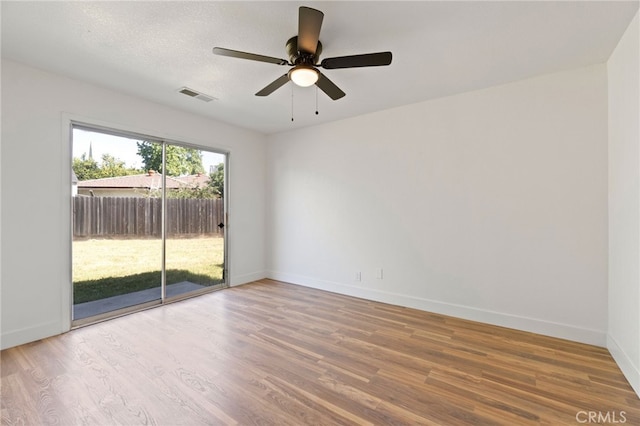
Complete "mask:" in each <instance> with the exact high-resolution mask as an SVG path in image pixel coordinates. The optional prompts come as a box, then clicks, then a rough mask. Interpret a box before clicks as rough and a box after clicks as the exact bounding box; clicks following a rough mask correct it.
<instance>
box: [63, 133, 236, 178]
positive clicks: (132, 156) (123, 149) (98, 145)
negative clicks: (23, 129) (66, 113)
mask: <svg viewBox="0 0 640 426" xmlns="http://www.w3.org/2000/svg"><path fill="white" fill-rule="evenodd" d="M136 142H141V141H140V140H136V139H129V138H124V137H120V136H112V135H108V134H105V133H98V132H91V131H88V130H82V129H73V157H77V158H80V157H81V156H82V154H86V156H87V157H89V147H90V146H91V154H92V156H93V159H94V160H96V161H97V162H98V163H100V162H101V160H102V155H103V154H111V155H112V156H113V157H115V158H117V159H119V160H122V161H124V162H125V164H126V166H127V167H135V168H141V167H142V166H143V164H142V159H141V158H140V156H138V147H137V145H136ZM219 163H224V155H223V154H218V153H215V152H208V151H202V165H203V166H204V170H205V171H206V172H209V171H210V170H211V167H212V166H215V165H217V164H219Z"/></svg>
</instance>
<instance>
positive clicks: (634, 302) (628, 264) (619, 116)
mask: <svg viewBox="0 0 640 426" xmlns="http://www.w3.org/2000/svg"><path fill="white" fill-rule="evenodd" d="M607 68H608V79H609V328H608V335H607V347H608V348H609V351H610V352H611V354H612V355H613V357H614V358H615V360H616V362H617V363H618V365H619V366H620V368H621V369H622V371H623V372H624V374H625V376H626V377H627V379H628V380H629V382H630V383H631V385H632V386H633V388H634V389H635V391H636V392H637V393H638V395H640V84H639V81H638V80H639V78H640V25H639V24H638V14H636V17H635V18H634V20H633V21H632V23H631V25H630V26H629V28H628V29H627V31H626V32H625V34H624V36H623V37H622V38H621V39H620V42H619V44H618V46H617V47H616V50H615V51H614V53H613V54H612V55H611V57H610V58H609V62H608V63H607Z"/></svg>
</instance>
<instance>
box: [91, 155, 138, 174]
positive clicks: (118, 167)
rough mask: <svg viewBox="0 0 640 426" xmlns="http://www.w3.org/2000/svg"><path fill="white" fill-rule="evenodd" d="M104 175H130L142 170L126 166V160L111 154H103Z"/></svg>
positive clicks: (102, 168)
mask: <svg viewBox="0 0 640 426" xmlns="http://www.w3.org/2000/svg"><path fill="white" fill-rule="evenodd" d="M100 170H101V174H102V177H116V176H129V175H135V174H138V173H140V170H138V169H134V168H131V167H126V165H125V162H124V161H122V160H119V159H117V158H115V157H114V156H112V155H110V154H103V155H102V164H101V166H100Z"/></svg>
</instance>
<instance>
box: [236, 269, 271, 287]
mask: <svg viewBox="0 0 640 426" xmlns="http://www.w3.org/2000/svg"><path fill="white" fill-rule="evenodd" d="M265 278H267V273H266V272H265V271H258V272H252V273H250V274H242V275H231V277H230V280H229V286H230V287H235V286H237V285H242V284H247V283H250V282H252V281H258V280H262V279H265Z"/></svg>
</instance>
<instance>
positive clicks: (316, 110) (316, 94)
mask: <svg viewBox="0 0 640 426" xmlns="http://www.w3.org/2000/svg"><path fill="white" fill-rule="evenodd" d="M316 115H318V86H316Z"/></svg>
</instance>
